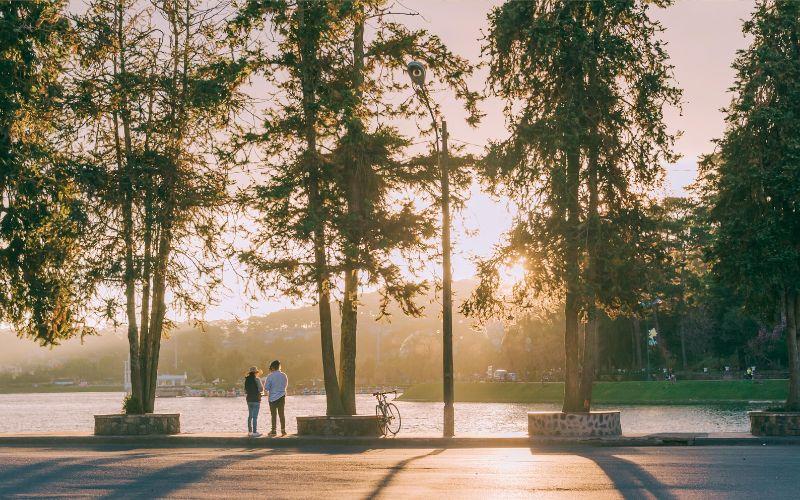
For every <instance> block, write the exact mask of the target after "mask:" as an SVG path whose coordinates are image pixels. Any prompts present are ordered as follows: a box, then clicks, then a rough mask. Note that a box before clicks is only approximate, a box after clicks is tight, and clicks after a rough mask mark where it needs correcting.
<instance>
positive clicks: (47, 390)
mask: <svg viewBox="0 0 800 500" xmlns="http://www.w3.org/2000/svg"><path fill="white" fill-rule="evenodd" d="M65 392H125V389H123V387H122V386H121V385H89V386H85V387H81V386H78V385H64V386H57V385H40V386H38V387H34V386H32V385H26V386H5V387H3V386H0V394H63V393H65Z"/></svg>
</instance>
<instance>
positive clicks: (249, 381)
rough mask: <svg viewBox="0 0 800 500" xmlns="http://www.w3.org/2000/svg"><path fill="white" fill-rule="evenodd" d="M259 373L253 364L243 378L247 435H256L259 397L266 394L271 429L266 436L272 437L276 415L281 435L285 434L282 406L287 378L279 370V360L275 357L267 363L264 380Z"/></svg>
mask: <svg viewBox="0 0 800 500" xmlns="http://www.w3.org/2000/svg"><path fill="white" fill-rule="evenodd" d="M260 374H261V370H259V369H258V368H257V367H255V366H251V367H250V370H248V373H247V376H246V377H245V378H244V391H245V393H246V395H247V435H248V436H250V437H258V436H260V435H261V434H260V433H259V432H258V411H259V410H260V409H261V397H262V396H264V395H265V394H266V395H267V398H268V401H269V412H270V414H271V415H272V430H271V431H270V432H269V434H268V436H270V437H274V436H276V435H277V432H275V424H276V421H275V420H276V416H280V419H281V436H285V435H286V417H285V415H284V413H283V408H284V406H285V405H286V387H287V386H288V385H289V379H288V377H286V374H285V373H283V371H281V362H280V361H278V360H277V359H276V360H275V361H273V362H272V363H270V364H269V375H267V378H266V380H265V381H264V382H262V381H261V379H260V378H258V376H259V375H260Z"/></svg>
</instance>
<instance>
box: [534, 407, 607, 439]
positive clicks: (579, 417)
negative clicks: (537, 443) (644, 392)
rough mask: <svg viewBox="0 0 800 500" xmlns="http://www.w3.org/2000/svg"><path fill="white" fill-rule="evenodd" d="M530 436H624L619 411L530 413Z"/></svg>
mask: <svg viewBox="0 0 800 500" xmlns="http://www.w3.org/2000/svg"><path fill="white" fill-rule="evenodd" d="M528 435H529V436H549V437H614V436H620V435H622V425H621V424H620V420H619V412H618V411H593V412H589V413H564V412H560V411H531V412H528Z"/></svg>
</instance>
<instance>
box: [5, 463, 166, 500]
mask: <svg viewBox="0 0 800 500" xmlns="http://www.w3.org/2000/svg"><path fill="white" fill-rule="evenodd" d="M149 456H150V455H149V454H146V453H141V454H131V455H123V456H119V455H115V456H112V457H102V458H97V459H94V460H85V459H81V458H80V457H69V458H51V459H45V460H34V461H31V463H29V464H26V465H22V466H17V467H11V468H7V469H6V468H4V469H3V470H2V472H0V498H6V497H7V496H11V495H25V494H33V495H35V494H36V491H37V490H39V489H41V488H42V487H45V488H46V487H47V486H48V485H50V484H58V483H59V481H61V480H63V479H64V478H68V477H75V476H80V475H82V474H85V473H89V472H92V471H94V469H95V468H97V467H102V466H104V465H110V464H118V463H120V462H126V461H128V460H134V459H137V458H146V457H149Z"/></svg>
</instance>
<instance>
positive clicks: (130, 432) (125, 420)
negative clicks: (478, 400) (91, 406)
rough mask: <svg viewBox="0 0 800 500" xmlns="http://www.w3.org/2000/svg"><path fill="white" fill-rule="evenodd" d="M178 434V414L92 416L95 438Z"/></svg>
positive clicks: (179, 423)
mask: <svg viewBox="0 0 800 500" xmlns="http://www.w3.org/2000/svg"><path fill="white" fill-rule="evenodd" d="M180 432H181V415H180V413H146V414H144V415H122V414H119V415H95V416H94V433H95V435H96V436H150V435H158V434H180Z"/></svg>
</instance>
